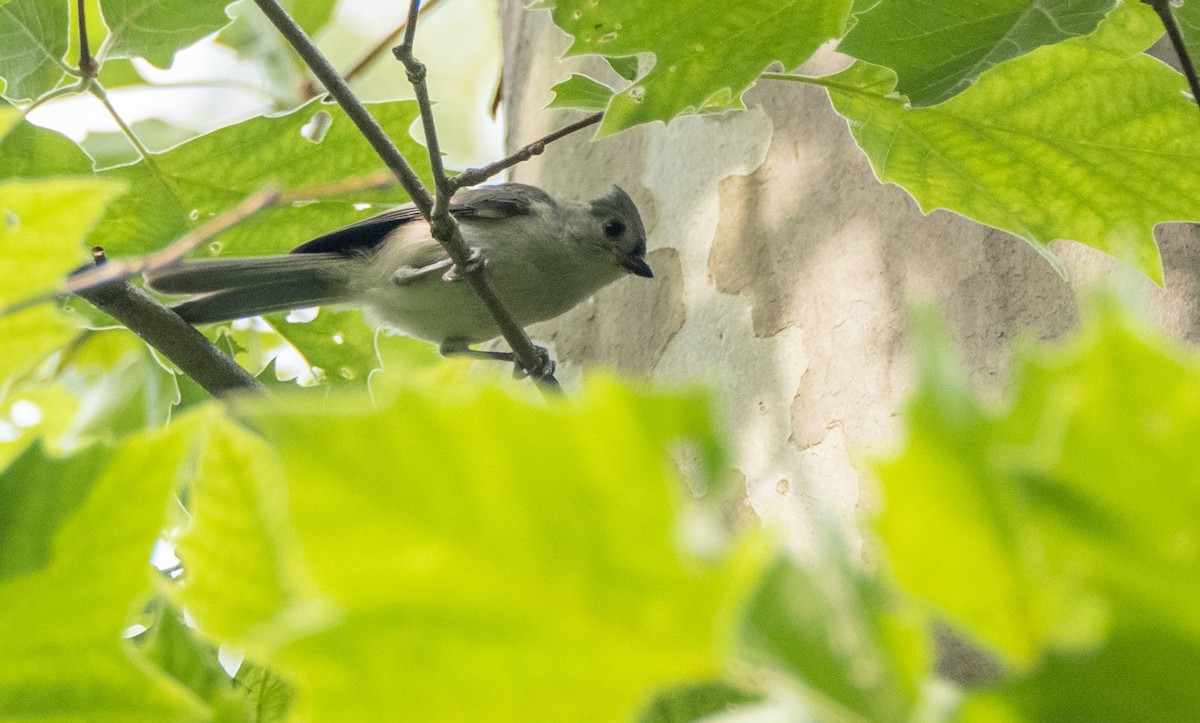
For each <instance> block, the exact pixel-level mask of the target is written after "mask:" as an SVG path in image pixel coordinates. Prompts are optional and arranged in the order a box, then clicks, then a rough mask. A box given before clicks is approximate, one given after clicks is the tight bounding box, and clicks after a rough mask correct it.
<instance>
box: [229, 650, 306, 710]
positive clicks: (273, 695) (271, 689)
mask: <svg viewBox="0 0 1200 723" xmlns="http://www.w3.org/2000/svg"><path fill="white" fill-rule="evenodd" d="M235 680H236V682H237V685H238V689H239V690H240V691H241V692H242V697H243V698H244V699H245V700H246V702H247V704H248V705H249V707H250V710H251V711H253V713H252V715H251V716H250V717H249V720H250V721H253V723H283V721H286V720H287V719H288V718H287V714H288V711H289V710H290V709H291V707H292V702H293V700H294V698H295V694H296V692H295V689H294V688H292V686H291V685H290V684H289V683H288V682H287V681H286V680H284V679H283V678H281V677H280V676H279V674H278V673H276V672H274V671H272V670H271V669H269V668H264V667H262V666H261V665H255V664H254V663H252V662H250V661H249V660H247V661H244V662H243V663H242V667H241V668H239V669H238V672H237V678H236V679H235Z"/></svg>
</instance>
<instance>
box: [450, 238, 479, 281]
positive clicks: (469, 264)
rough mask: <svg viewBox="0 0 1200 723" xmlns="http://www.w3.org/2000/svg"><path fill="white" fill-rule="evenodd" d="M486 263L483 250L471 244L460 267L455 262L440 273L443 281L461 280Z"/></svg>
mask: <svg viewBox="0 0 1200 723" xmlns="http://www.w3.org/2000/svg"><path fill="white" fill-rule="evenodd" d="M486 265H487V260H485V259H484V258H483V252H481V251H480V250H479V249H478V248H475V247H474V246H472V247H471V253H470V255H468V256H467V261H466V263H464V264H463V267H462V268H461V269H460V268H459V267H458V265H457V264H455V265H454V266H451V267H450V270H449V271H447V272H446V273H444V274H442V279H443V280H445V281H462V280H463V279H465V278H467V277H468V276H470V275H471V274H474V273H476V272H478V271H479V270H480V269H482V268H483V267H484V266H486Z"/></svg>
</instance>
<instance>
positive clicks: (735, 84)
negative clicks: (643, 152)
mask: <svg viewBox="0 0 1200 723" xmlns="http://www.w3.org/2000/svg"><path fill="white" fill-rule="evenodd" d="M850 4H851V3H850V0H744V1H743V2H736V3H725V4H722V5H719V6H714V5H713V4H712V3H709V2H706V1H705V0H680V1H678V2H670V3H646V2H641V1H640V0H622V1H620V2H605V3H595V2H591V0H557V2H555V3H554V7H553V16H554V22H555V23H557V24H558V26H559V27H561V28H562V29H563V30H565V31H567V32H568V33H569V34H571V35H572V36H574V42H572V44H571V48H570V49H569V50H568V51H567V54H568V55H586V54H598V55H604V56H607V57H624V56H629V55H636V54H638V53H643V52H650V53H653V54H654V58H655V61H654V67H653V69H652V70H650V72H649V73H647V74H646V75H644V76H643V77H642V78H641V79H639V80H638V81H637V82H635V83H634V84H633V85H632V86H631V87H629V88H627V89H626V90H624V91H622V92H621V93H618V94H617V95H616V96H614V97H613V99H612V101H611V103H610V104H609V106H608V111H607V112H606V113H605V116H604V120H603V121H601V123H600V130H599V131H598V135H601V136H603V135H609V134H611V133H616V132H617V131H620V130H624V129H625V128H630V127H632V126H635V125H638V124H639V123H648V122H650V121H656V120H659V121H669V120H671V119H672V118H674V117H675V116H677V115H680V114H682V113H687V112H691V113H697V112H706V111H720V110H728V109H731V108H742V107H743V106H742V102H741V96H742V93H744V92H745V91H746V90H747V89H748V88H749V87H750V85H751V84H752V83H753V82H754V80H755V79H756V78H757V77H758V76H759V74H760V73H762V71H763V70H764V69H765V68H766V67H767V66H768V65H770V64H771V63H772V62H775V61H779V62H781V63H783V65H784V66H785V67H786V68H787V69H789V70H790V69H792V68H795V67H797V66H798V65H800V64H801V63H803V62H804V61H805V60H807V59H808V57H809V56H810V55H812V54H813V52H814V51H816V49H817V48H818V47H820V45H821V44H822V43H824V42H825V41H826V40H829V39H831V38H836V37H838V36H839V35H841V33H842V31H843V29H844V28H845V25H846V20H847V18H848V16H849V13H850Z"/></svg>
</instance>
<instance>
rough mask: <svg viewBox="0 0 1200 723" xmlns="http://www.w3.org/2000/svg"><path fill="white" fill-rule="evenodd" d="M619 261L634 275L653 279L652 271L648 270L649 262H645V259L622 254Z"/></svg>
mask: <svg viewBox="0 0 1200 723" xmlns="http://www.w3.org/2000/svg"><path fill="white" fill-rule="evenodd" d="M619 263H620V264H621V265H622V266H624V267H625V268H626V269H628V270H629V273H631V274H633V275H634V276H641V277H642V278H643V279H653V278H654V272H653V271H651V270H650V264H647V263H646V260H645V259H641V258H636V257H633V256H622V257H621V260H620V261H619Z"/></svg>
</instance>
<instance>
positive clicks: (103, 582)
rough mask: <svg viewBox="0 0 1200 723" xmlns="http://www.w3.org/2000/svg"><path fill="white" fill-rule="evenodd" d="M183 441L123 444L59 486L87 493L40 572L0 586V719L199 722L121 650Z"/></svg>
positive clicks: (182, 436)
mask: <svg viewBox="0 0 1200 723" xmlns="http://www.w3.org/2000/svg"><path fill="white" fill-rule="evenodd" d="M188 435H189V430H188V429H187V427H186V425H177V426H175V427H173V428H172V430H171V431H170V432H168V433H166V434H154V435H139V436H135V437H131V438H129V439H128V440H126V441H125V442H124V443H123V444H122V445H121V447H120V448H119V449H117V450H115V451H114V453H113V456H112V461H111V462H110V463H109V464H108V465H107V466H104V467H103V469H102V470H100V469H98V466H96V465H84V466H83V467H79V468H75V469H73V470H72V471H75V472H78V473H80V474H84V473H94V474H95V477H94V478H92V479H80V480H72V481H71V482H70V483H69V485H70V486H72V487H75V488H77V489H81V488H82V489H87V490H88V493H87V496H86V498H85V499H84V500H83V501H82V503H80V504H79V505H78V506H77V507H76V508H75V509H74V510H72V511H70V512H69V513H68V515H67V516H66V518H65V519H63V520H62V521H61V524H59V525H58V526H57V530H55V532H54V533H53V535H54V538H53V543H52V545H51V549H52V558H51V560H50V562H49V564H48V565H46V566H44V567H43V568H41V569H39V570H38V571H36V572H33V573H31V574H26V575H23V576H20V577H15V578H10V579H8V580H5V581H4V582H3V583H0V661H3V662H2V663H0V717H4V718H22V719H32V718H39V719H45V720H83V719H86V720H92V721H114V722H115V721H148V722H151V721H152V722H154V723H160V722H161V721H165V720H171V721H186V720H199V719H200V718H202V717H203V715H204V712H205V711H204V706H203V705H201V704H200V703H199V702H198V701H197V700H196V699H195V698H194V697H193V696H192V695H191V694H190V693H188V692H187V690H186V689H184V688H183V687H182V686H180V685H179V684H178V683H176V682H174V681H172V680H171V679H169V678H167V677H166V676H165V675H164V674H162V673H160V672H158V671H156V670H155V669H153V668H152V667H151V666H148V665H146V663H145V661H139V660H135V659H134V657H131V653H130V650H129V649H128V646H127V645H126V644H125V643H124V642H123V641H122V640H121V633H122V630H123V628H124V626H125V620H126V616H127V615H128V614H129V612H130V610H131V607H132V606H133V605H135V604H137V603H138V602H139V599H140V598H142V596H144V595H145V594H146V593H147V592H148V591H149V589H150V586H151V577H150V574H149V563H148V559H149V554H150V550H151V548H152V547H153V545H154V541H155V539H156V538H157V536H158V533H159V529H160V527H161V525H162V521H163V513H164V510H165V509H166V505H167V500H168V498H169V496H170V493H171V490H172V489H173V488H174V483H175V476H176V470H177V468H178V465H179V463H180V462H181V461H182V458H183V456H184V453H185V452H186V449H187V444H188ZM38 478H41V479H44V478H45V475H43V474H39V475H37V476H35V479H38ZM39 534H44V531H43V533H39Z"/></svg>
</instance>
